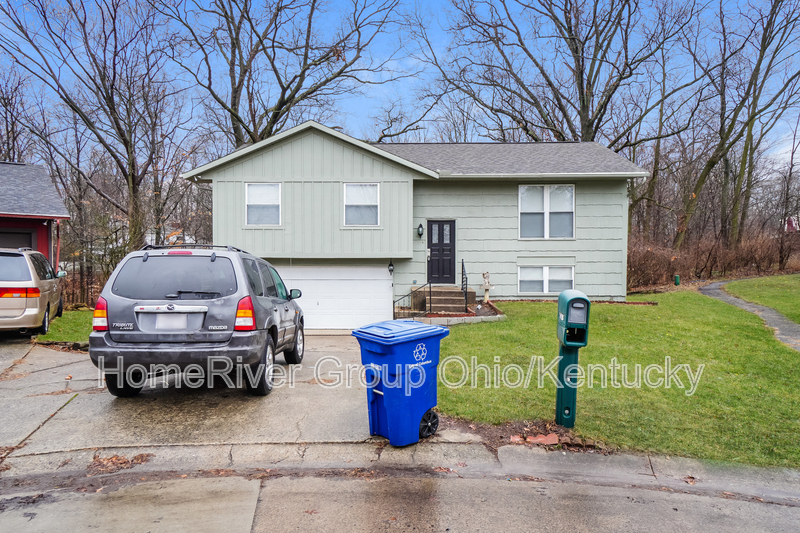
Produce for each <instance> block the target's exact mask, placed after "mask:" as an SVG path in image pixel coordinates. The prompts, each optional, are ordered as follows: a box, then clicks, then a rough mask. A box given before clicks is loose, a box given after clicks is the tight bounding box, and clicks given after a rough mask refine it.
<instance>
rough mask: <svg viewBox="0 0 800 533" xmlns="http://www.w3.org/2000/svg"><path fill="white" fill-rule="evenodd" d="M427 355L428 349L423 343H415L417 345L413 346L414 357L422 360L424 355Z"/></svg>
mask: <svg viewBox="0 0 800 533" xmlns="http://www.w3.org/2000/svg"><path fill="white" fill-rule="evenodd" d="M427 355H428V349H427V348H426V347H425V345H424V344H422V343H419V344H417V347H416V348H414V359H416V360H417V361H422V360H423V359H425V357H427Z"/></svg>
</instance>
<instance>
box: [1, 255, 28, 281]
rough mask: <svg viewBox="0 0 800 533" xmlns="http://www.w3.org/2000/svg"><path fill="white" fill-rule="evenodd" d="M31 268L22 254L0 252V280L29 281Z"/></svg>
mask: <svg viewBox="0 0 800 533" xmlns="http://www.w3.org/2000/svg"><path fill="white" fill-rule="evenodd" d="M30 280H31V270H30V268H28V262H27V261H26V260H25V256H24V255H22V254H9V253H0V281H30Z"/></svg>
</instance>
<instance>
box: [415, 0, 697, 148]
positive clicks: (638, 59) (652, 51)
mask: <svg viewBox="0 0 800 533" xmlns="http://www.w3.org/2000/svg"><path fill="white" fill-rule="evenodd" d="M451 4H452V8H453V15H452V17H451V20H450V24H449V27H448V28H447V29H448V32H449V34H450V35H451V38H452V44H451V45H450V47H449V48H448V50H450V53H445V54H442V53H441V51H440V49H439V48H438V47H437V46H435V44H434V40H433V39H432V38H431V36H430V35H429V32H428V29H427V27H428V24H427V16H426V15H424V14H421V13H418V14H417V15H416V18H415V19H414V20H413V21H412V24H411V26H412V28H413V32H414V34H415V35H416V38H417V41H418V42H419V43H420V54H421V57H422V59H423V60H424V61H426V62H427V63H429V64H430V65H432V66H433V67H434V68H435V69H436V70H437V71H438V73H439V76H440V77H441V79H442V80H444V81H445V82H446V83H447V84H448V85H450V86H451V87H452V88H454V89H455V90H458V91H460V92H461V93H462V94H464V95H466V96H468V97H470V98H471V99H473V100H474V101H475V102H477V103H478V104H479V105H480V106H481V107H482V108H483V109H485V110H486V111H487V112H488V114H491V115H495V116H498V117H504V118H505V119H506V120H507V121H508V122H509V123H510V124H511V125H512V127H516V128H519V129H520V130H521V131H522V132H523V133H524V134H525V135H526V137H527V138H528V140H532V141H546V140H557V141H561V140H581V141H594V140H599V139H601V138H604V139H605V140H606V142H607V144H608V146H609V147H611V148H613V149H615V150H621V149H623V148H624V147H626V146H629V145H630V144H631V140H630V132H631V131H632V130H633V129H635V128H637V127H638V126H639V125H640V124H641V123H642V122H643V121H645V120H646V119H647V117H648V116H650V114H651V113H653V112H654V111H655V110H657V109H658V108H659V103H660V99H656V100H655V101H653V102H647V105H645V106H643V107H642V108H641V109H640V112H639V113H638V114H637V115H636V116H632V117H630V118H631V119H630V121H629V123H627V124H624V125H622V126H621V127H620V125H617V127H615V128H614V131H613V132H612V131H611V128H609V121H610V120H611V117H610V115H611V114H612V111H611V110H612V109H613V106H614V104H615V102H616V101H617V100H618V99H620V98H621V96H622V95H623V94H626V93H631V92H633V93H635V92H636V86H637V85H638V84H640V83H643V82H645V81H646V78H647V75H648V73H646V72H645V70H646V69H645V67H646V65H648V64H649V63H652V62H654V60H655V57H656V55H657V54H658V52H659V51H660V50H662V49H663V48H664V47H665V46H666V45H667V44H668V43H670V42H672V41H673V40H675V39H676V38H677V37H679V36H680V35H681V34H682V32H683V31H684V28H685V27H686V25H688V24H689V23H690V22H691V21H692V17H693V15H694V13H695V8H694V5H693V4H684V3H672V2H655V1H654V2H650V3H648V4H646V5H645V4H644V3H639V2H629V1H625V0H605V1H598V2H590V1H588V0H532V1H530V2H522V1H518V0H451ZM696 81H697V79H696V78H695V77H692V76H689V79H687V80H679V81H677V82H676V84H675V85H673V86H670V87H669V89H668V90H667V91H666V93H665V95H664V97H663V98H670V97H672V96H673V95H676V94H679V93H680V92H681V91H683V90H684V89H686V88H687V87H689V86H691V85H693V84H694V83H695V82H696ZM651 138H652V137H650V138H647V137H642V138H638V139H636V140H635V142H636V143H642V142H646V141H648V140H650V139H651Z"/></svg>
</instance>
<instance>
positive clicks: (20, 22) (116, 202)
mask: <svg viewBox="0 0 800 533" xmlns="http://www.w3.org/2000/svg"><path fill="white" fill-rule="evenodd" d="M0 15H1V16H2V20H0V27H2V28H3V32H2V34H0V49H3V50H4V51H5V52H6V53H8V54H9V55H11V57H12V58H13V59H14V60H15V62H16V64H18V65H19V66H20V67H21V68H22V69H24V70H26V71H27V72H28V73H29V74H30V75H31V76H32V78H34V79H36V80H38V81H40V82H41V83H42V84H43V86H44V87H45V88H46V89H47V91H48V96H50V97H55V98H57V99H58V100H60V101H61V102H62V103H63V104H64V105H66V107H68V108H69V110H70V111H71V112H72V113H74V114H75V116H76V117H78V119H79V120H80V121H81V122H82V123H83V124H84V125H85V126H86V129H87V131H88V132H89V133H90V134H91V135H92V138H93V142H94V143H96V145H97V146H98V147H100V148H101V149H102V150H103V151H104V152H105V154H106V155H107V156H108V157H109V158H110V160H111V161H112V162H113V164H114V167H115V172H116V174H117V176H118V178H119V179H120V180H122V181H123V182H124V183H125V187H126V195H125V199H124V201H120V199H119V198H115V197H113V196H111V195H109V194H107V193H106V192H104V191H103V189H102V187H100V186H99V184H98V183H96V182H95V181H94V179H93V177H92V176H91V175H90V174H87V173H86V171H85V169H84V168H81V167H80V166H78V165H75V164H74V163H72V160H71V158H70V157H69V154H66V153H63V151H62V149H61V147H60V146H58V145H57V144H56V142H55V141H54V140H53V139H52V138H51V137H49V136H48V135H47V134H46V132H45V129H44V128H43V127H42V125H41V124H36V123H35V122H33V121H28V123H27V124H26V127H28V128H29V129H30V130H31V131H33V132H34V133H35V134H36V135H37V136H38V137H39V138H40V139H41V140H42V141H43V142H46V143H50V145H51V148H52V150H53V152H54V153H55V154H57V155H58V156H59V157H61V158H62V159H63V160H64V161H66V162H68V163H69V164H70V165H71V167H72V169H73V170H74V171H75V172H78V173H80V174H81V178H82V179H83V180H84V181H85V182H86V183H87V184H88V185H89V186H90V187H91V188H92V189H93V190H94V191H95V192H96V193H97V194H99V195H100V196H101V197H103V198H105V200H106V201H108V202H109V203H110V204H112V205H113V206H115V207H116V208H117V209H118V210H119V211H120V212H122V213H124V214H125V215H126V217H127V222H128V229H127V241H128V243H129V248H130V249H137V248H139V247H141V246H142V244H143V243H144V235H145V213H144V209H143V205H142V183H143V181H144V179H145V177H146V175H147V173H148V171H149V170H150V167H151V165H152V164H153V161H154V159H155V157H156V150H157V141H158V139H157V138H156V136H157V133H158V129H157V124H158V121H157V120H155V119H156V118H157V117H158V116H159V115H160V113H161V112H162V110H163V107H164V104H165V102H166V101H167V100H168V99H169V98H170V97H171V95H172V92H173V89H172V88H171V86H170V84H169V83H168V82H167V80H166V74H165V72H164V63H165V57H164V55H163V54H162V53H160V52H159V51H158V50H159V47H158V46H157V45H158V38H159V31H160V30H159V29H158V27H157V21H156V18H155V13H154V12H153V10H152V9H150V8H148V7H147V6H146V5H144V6H143V5H141V4H137V3H129V2H125V1H124V0H65V1H64V2H62V3H57V4H56V3H53V2H49V1H47V0H28V1H26V2H24V3H19V2H10V1H6V2H4V3H2V4H0Z"/></svg>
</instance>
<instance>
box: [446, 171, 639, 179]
mask: <svg viewBox="0 0 800 533" xmlns="http://www.w3.org/2000/svg"><path fill="white" fill-rule="evenodd" d="M649 175H650V173H649V172H645V171H639V172H613V173H609V172H548V173H534V174H527V173H526V174H441V179H475V180H478V179H509V180H518V179H626V180H627V179H632V178H646V177H647V176H649Z"/></svg>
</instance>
